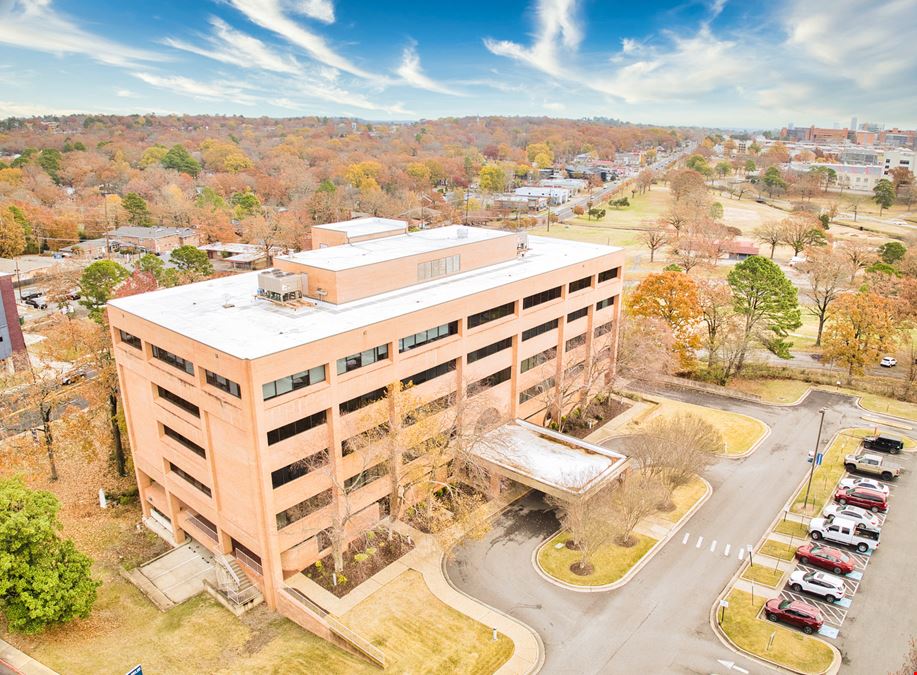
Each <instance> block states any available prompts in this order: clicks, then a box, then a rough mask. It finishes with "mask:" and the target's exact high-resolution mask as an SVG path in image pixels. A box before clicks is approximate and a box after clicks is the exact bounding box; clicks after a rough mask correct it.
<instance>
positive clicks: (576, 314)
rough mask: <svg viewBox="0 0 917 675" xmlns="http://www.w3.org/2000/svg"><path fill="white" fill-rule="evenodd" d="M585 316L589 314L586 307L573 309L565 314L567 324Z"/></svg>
mask: <svg viewBox="0 0 917 675" xmlns="http://www.w3.org/2000/svg"><path fill="white" fill-rule="evenodd" d="M587 314H589V308H588V307H583V308H581V309H575V310H573V311H572V312H570V313H569V314H567V323H572V322H573V321H578V320H579V319H582V318H583V317H584V316H586V315H587Z"/></svg>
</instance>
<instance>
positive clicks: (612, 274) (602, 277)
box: [599, 267, 621, 283]
mask: <svg viewBox="0 0 917 675" xmlns="http://www.w3.org/2000/svg"><path fill="white" fill-rule="evenodd" d="M619 269H621V268H620V267H612V268H611V269H610V270H605V271H604V272H599V283H602V282H603V281H611V280H612V279H617V278H618V270H619Z"/></svg>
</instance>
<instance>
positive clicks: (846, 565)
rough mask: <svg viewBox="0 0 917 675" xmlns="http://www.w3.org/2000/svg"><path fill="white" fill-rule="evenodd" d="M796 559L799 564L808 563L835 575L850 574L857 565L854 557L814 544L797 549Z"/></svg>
mask: <svg viewBox="0 0 917 675" xmlns="http://www.w3.org/2000/svg"><path fill="white" fill-rule="evenodd" d="M796 558H797V559H798V560H799V562H802V563H808V564H809V565H812V566H813V567H821V568H822V569H826V570H828V571H830V572H833V573H834V574H850V573H851V572H852V571H853V570H854V569H856V563H855V562H854V560H853V557H852V556H849V555H847V554H846V553H844V552H843V551H841V550H839V549H836V548H832V547H831V546H822V545H821V544H816V543H814V542H809V543H808V544H803V545H802V546H800V547H799V548H797V549H796Z"/></svg>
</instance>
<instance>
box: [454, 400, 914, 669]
mask: <svg viewBox="0 0 917 675" xmlns="http://www.w3.org/2000/svg"><path fill="white" fill-rule="evenodd" d="M666 395H667V396H670V397H672V398H680V399H683V400H690V401H691V402H696V403H700V404H707V405H711V406H713V407H718V408H723V409H725V410H732V411H735V412H740V413H743V414H746V415H751V416H753V417H757V418H759V419H761V420H763V421H764V422H766V423H767V424H769V425H770V426H771V428H772V429H773V431H772V433H771V434H770V436H769V437H768V438H767V439H766V440H765V441H764V442H763V443H762V445H761V446H760V447H759V448H758V450H757V451H756V452H755V453H754V454H752V455H751V456H750V457H747V458H745V459H741V460H725V459H724V460H721V461H719V462H717V463H716V464H714V465H713V466H712V467H711V468H710V469H709V470H708V471H707V472H706V473H705V477H706V478H707V480H708V481H710V483H711V484H712V485H713V488H714V493H713V496H712V497H711V498H710V499H709V500H708V501H707V503H706V504H705V505H704V506H703V507H702V508H701V509H700V510H699V511H698V512H697V513H696V514H695V515H694V516H693V517H692V519H691V520H690V521H689V522H688V523H687V524H686V525H685V527H684V529H683V530H682V532H681V533H679V535H676V537H675V538H673V539H672V540H671V541H670V542H669V543H668V544H667V545H666V546H665V547H663V548H662V550H661V551H660V552H659V554H658V555H656V557H655V558H653V559H652V561H650V563H649V564H648V565H647V566H646V567H645V568H643V570H641V571H640V573H639V574H638V575H637V576H636V577H635V578H634V579H633V580H632V581H631V582H630V583H628V584H627V585H626V586H624V587H622V588H620V589H617V590H615V591H611V592H605V593H577V592H574V591H568V590H565V589H562V588H559V587H557V586H554V585H553V584H550V583H548V582H546V581H544V580H543V579H542V578H541V577H540V576H539V575H538V574H537V573H536V572H535V570H534V569H533V568H532V564H531V557H532V553H533V551H534V550H535V548H536V547H537V545H538V544H539V543H541V541H543V540H544V539H545V538H546V537H547V536H548V535H549V534H551V533H552V532H554V531H555V530H556V529H557V521H556V519H555V518H554V516H553V514H552V513H551V512H550V510H549V509H548V508H547V507H546V506H545V504H544V503H543V502H542V501H541V498H540V495H538V494H530V495H528V496H527V497H526V498H525V499H523V500H521V501H520V502H518V503H517V504H515V505H513V506H512V507H511V508H510V509H508V510H506V511H505V512H504V513H503V514H501V515H500V516H499V517H498V518H497V520H496V521H495V522H494V527H493V529H492V531H491V532H490V533H489V534H488V535H487V536H486V537H485V538H484V539H483V540H481V541H469V542H465V543H463V544H461V545H460V546H458V547H457V548H456V549H455V550H454V555H453V557H452V559H451V560H450V562H449V563H448V565H447V572H448V574H449V576H450V578H451V579H452V581H453V583H455V584H456V586H458V587H459V588H460V589H462V590H463V591H465V592H466V593H468V594H469V595H472V596H474V597H477V598H480V599H481V600H483V601H484V602H486V603H488V604H490V605H492V606H494V607H496V608H498V609H500V610H502V611H504V612H506V613H507V614H510V615H511V616H514V617H516V618H518V619H520V620H522V621H524V622H525V623H527V624H528V625H530V626H531V627H532V628H534V629H535V630H536V631H537V632H538V633H539V634H540V635H541V636H542V639H543V640H544V643H545V652H546V653H545V666H544V670H543V672H544V673H551V674H554V673H714V672H720V673H725V672H726V669H725V668H724V667H723V666H722V665H720V663H718V661H720V660H725V661H734V662H735V663H736V664H737V665H738V666H739V667H742V668H745V669H746V670H749V671H751V672H752V673H756V672H762V671H763V669H762V667H761V666H759V665H758V664H756V663H754V662H751V661H750V660H749V659H745V658H743V657H741V656H739V655H737V654H735V653H734V652H732V651H730V650H728V649H727V648H726V647H724V646H723V645H722V644H721V643H720V642H719V640H718V639H717V638H716V636H715V635H714V633H713V630H712V629H711V628H710V626H709V612H710V607H711V605H712V603H713V602H714V600H715V599H716V597H717V595H718V594H719V593H720V591H721V590H722V589H723V588H724V587H725V586H726V584H727V583H728V582H729V580H730V579H731V577H732V576H733V575H734V574H735V572H736V571H737V569H738V568H739V565H740V564H741V563H740V561H739V560H738V559H737V557H736V556H735V555H730V556H726V555H724V554H723V552H724V547H725V544H730V546H731V550H732V551H733V552H735V551H736V550H737V549H738V547H741V546H746V545H748V544H754V543H756V542H757V541H758V539H759V538H760V537H761V536H762V535H763V534H764V532H765V530H766V529H767V527H768V526H769V525H770V523H771V521H772V520H773V518H774V517H775V516H776V515H777V513H778V512H779V511H780V510H781V508H782V507H783V505H784V504H785V502H786V501H787V500H788V499H789V498H790V496H791V495H792V493H793V491H794V490H795V488H796V486H797V485H798V483H799V482H800V481H801V480H802V479H803V477H804V476H805V474H806V472H807V471H808V468H809V465H808V464H807V462H806V461H805V456H806V453H807V451H808V450H809V449H810V448H811V447H813V446H814V444H815V438H816V434H817V430H818V417H819V415H818V414H817V411H818V409H819V408H821V407H822V406H827V407H828V408H829V412H828V413H827V414H826V416H825V430H824V433H823V442H824V443H827V442H828V441H829V440H830V439H831V438H832V436H833V435H834V433H835V432H836V431H837V430H839V429H841V428H843V427H849V426H857V425H860V426H862V424H863V422H862V420H861V419H860V415H861V414H862V413H863V411H862V410H860V409H859V408H857V407H855V405H854V403H853V399H851V398H849V397H845V396H841V395H838V394H833V393H829V392H824V391H813V392H812V393H811V394H810V395H809V396H808V397H807V398H806V400H805V401H804V402H803V403H802V404H800V405H798V406H795V407H792V408H780V407H773V406H766V405H761V404H754V403H746V402H740V401H736V400H732V399H726V398H722V397H717V396H714V395H705V394H696V393H690V394H682V393H679V392H674V391H666ZM682 533H684V534H690V535H691V538H692V541H693V540H694V539H695V538H696V537H697V536H698V535H702V536H703V537H704V538H705V540H706V541H707V542H711V543H712V542H714V540H715V541H716V542H717V544H716V552H711V551H710V550H709V548H708V547H707V546H706V545H704V546H703V547H694V546H684V545H682ZM915 536H917V535H915V534H914V533H911V535H910V538H911V539H913V538H914V537H915ZM892 538H893V537H892V536H891V535H890V536H889V537H888V539H889V540H891V539H892ZM883 541H885V537H883ZM886 546H888V547H889V548H891V546H890V545H889V544H886ZM911 550H913V549H911ZM883 553H885V551H883ZM889 558H892V556H889ZM871 576H872V577H873V578H875V577H876V575H875V574H873V575H871ZM898 585H899V586H900V584H898ZM915 591H917V589H914V588H913V586H910V587H909V588H908V590H907V591H905V592H906V593H908V595H911V596H913V595H915ZM902 602H903V599H902V598H901V597H900V595H899V598H898V600H897V603H898V606H901V607H902V610H904V608H905V607H907V610H905V611H907V612H908V613H909V615H910V616H909V617H907V619H906V620H904V621H902V618H903V617H900V615H899V619H898V620H899V621H901V622H902V623H903V624H905V625H902V626H900V628H898V629H897V630H898V633H897V634H896V635H895V638H894V640H893V642H892V644H890V645H889V647H888V652H889V654H891V655H892V656H893V657H894V658H899V655H900V654H902V653H903V651H904V649H905V647H906V640H905V639H904V636H906V635H912V634H913V635H917V612H913V611H912V610H911V609H910V608H911V607H912V606H913V604H911V605H910V606H908V605H904V604H901V603H902ZM883 609H885V610H886V611H887V605H882V604H879V606H878V607H876V608H875V609H874V610H873V611H875V612H876V613H878V612H881V611H882V610H883ZM876 623H877V624H881V622H876ZM858 628H859V626H858ZM874 630H879V628H878V625H877V627H876V628H875V629H874ZM850 632H851V635H852V634H853V633H854V631H850ZM863 650H864V653H865V652H867V651H868V647H867V646H865V645H864V647H863ZM850 653H851V654H852V657H851V658H855V659H857V660H860V659H862V658H864V656H861V655H860V654H859V653H854V652H853V651H852V650H851V652H850ZM891 660H894V659H893V658H892V659H891ZM851 672H884V670H883V671H879V670H876V669H869V670H867V671H851Z"/></svg>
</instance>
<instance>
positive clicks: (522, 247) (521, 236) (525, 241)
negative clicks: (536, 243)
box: [516, 232, 529, 251]
mask: <svg viewBox="0 0 917 675" xmlns="http://www.w3.org/2000/svg"><path fill="white" fill-rule="evenodd" d="M528 248H529V235H527V234H526V233H525V232H519V233H518V234H517V235H516V250H518V251H527V250H528Z"/></svg>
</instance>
